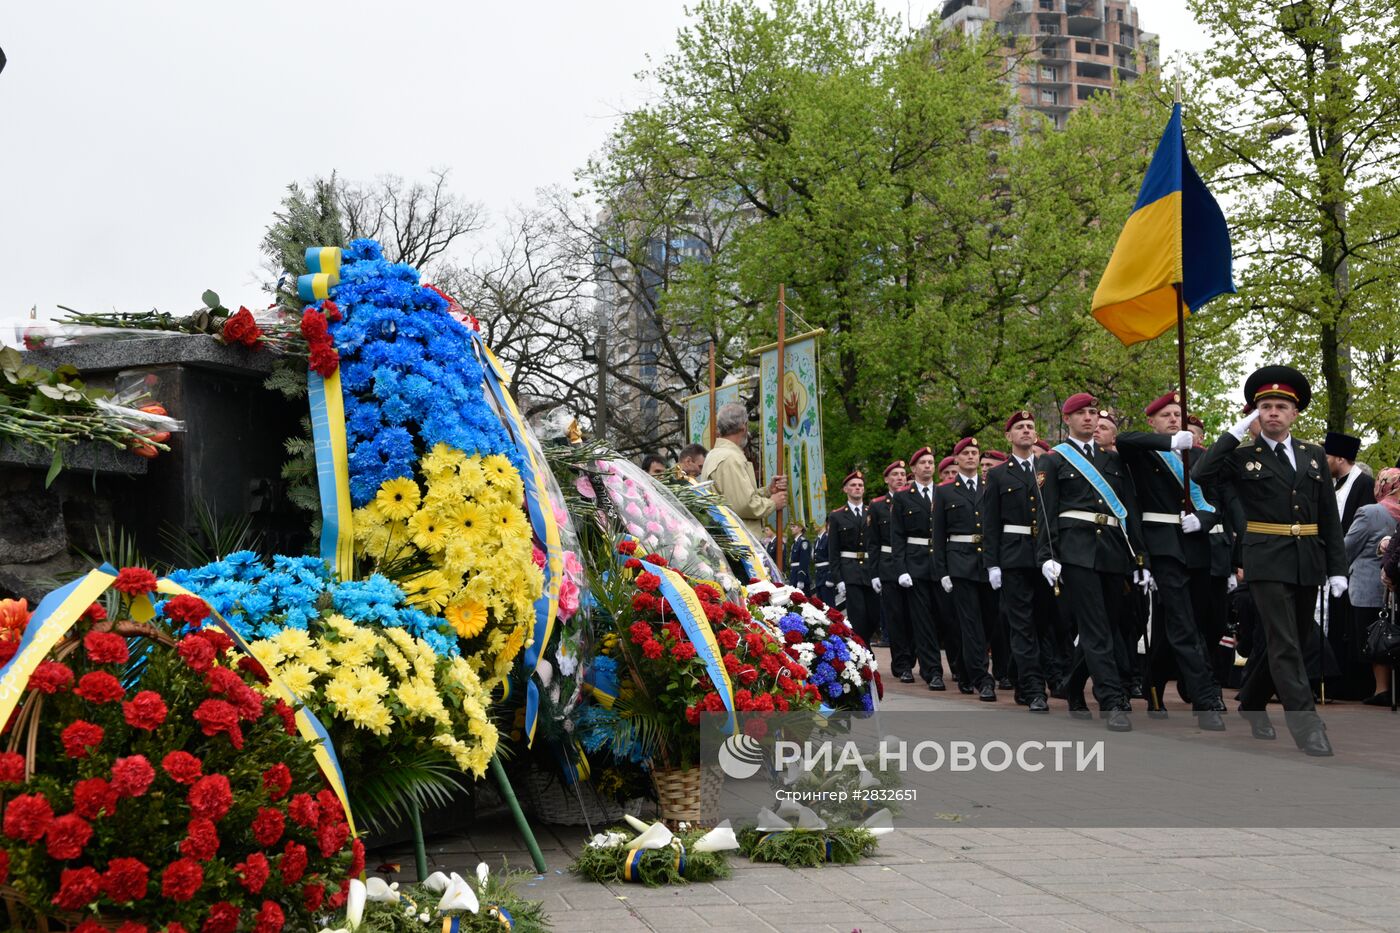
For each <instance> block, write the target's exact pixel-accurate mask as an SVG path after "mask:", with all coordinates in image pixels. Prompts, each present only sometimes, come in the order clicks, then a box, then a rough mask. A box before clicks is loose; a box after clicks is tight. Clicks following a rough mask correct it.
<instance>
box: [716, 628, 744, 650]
mask: <svg viewBox="0 0 1400 933" xmlns="http://www.w3.org/2000/svg"><path fill="white" fill-rule="evenodd" d="M715 640H716V641H718V642H719V646H720V647H721V648H723V649H724V650H725V651H733V650H734V649H735V648H737V647H739V633H738V632H735V631H733V630H732V629H727V628H726V629H720V630H719V631H718V632H715Z"/></svg>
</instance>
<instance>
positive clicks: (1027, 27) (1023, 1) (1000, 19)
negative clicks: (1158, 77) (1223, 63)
mask: <svg viewBox="0 0 1400 933" xmlns="http://www.w3.org/2000/svg"><path fill="white" fill-rule="evenodd" d="M941 17H942V20H943V25H944V26H945V27H946V28H950V29H960V30H962V31H964V32H968V33H978V32H981V31H982V30H985V29H994V30H996V31H997V32H998V33H1000V34H1002V35H1003V36H1005V37H1006V44H1007V50H1008V52H1014V51H1016V50H1017V49H1018V48H1024V49H1026V50H1027V51H1028V54H1026V55H1024V57H1022V58H1021V60H1020V62H1019V64H1018V67H1017V68H1016V69H1014V71H1013V77H1012V80H1013V81H1014V83H1015V85H1016V90H1017V95H1018V97H1019V98H1020V101H1021V104H1022V106H1024V107H1026V108H1027V109H1029V110H1034V111H1036V112H1038V113H1043V114H1044V115H1045V116H1046V117H1047V118H1048V119H1049V120H1050V122H1051V123H1052V124H1053V125H1054V126H1055V127H1056V128H1058V129H1063V128H1064V125H1065V120H1066V119H1067V118H1068V117H1069V114H1070V112H1071V111H1072V110H1074V108H1076V107H1078V106H1080V105H1081V104H1083V103H1084V102H1085V101H1086V100H1088V99H1089V98H1090V97H1091V96H1093V95H1094V94H1096V93H1099V92H1102V91H1107V90H1109V89H1111V88H1112V87H1113V85H1114V84H1115V82H1122V81H1129V80H1132V79H1133V78H1136V77H1138V76H1139V75H1140V74H1142V73H1143V72H1144V71H1146V70H1147V69H1149V68H1155V67H1157V36H1156V35H1155V34H1153V33H1150V32H1144V31H1143V29H1142V27H1141V25H1140V24H1139V22H1138V11H1137V7H1136V6H1135V5H1134V4H1133V3H1132V2H1131V0H946V2H945V3H944V4H943V9H942V13H941Z"/></svg>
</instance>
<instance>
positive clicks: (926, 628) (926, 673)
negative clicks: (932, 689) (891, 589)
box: [907, 579, 943, 683]
mask: <svg viewBox="0 0 1400 933" xmlns="http://www.w3.org/2000/svg"><path fill="white" fill-rule="evenodd" d="M937 586H938V584H937V583H935V582H934V581H933V580H919V579H915V580H914V585H913V586H911V587H910V588H909V589H908V591H907V594H908V597H909V600H908V603H907V606H908V610H909V623H910V628H911V629H913V632H914V654H915V656H916V657H918V659H919V676H920V677H922V678H923V679H924V683H928V682H929V681H931V680H933V677H934V675H935V674H937V675H938V676H939V677H942V676H943V659H942V658H941V657H939V655H938V617H937V615H936V614H935V609H934V602H933V590H934V588H935V587H937Z"/></svg>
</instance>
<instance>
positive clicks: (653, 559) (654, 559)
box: [647, 554, 666, 567]
mask: <svg viewBox="0 0 1400 933" xmlns="http://www.w3.org/2000/svg"><path fill="white" fill-rule="evenodd" d="M647 562H648V563H651V564H655V565H656V566H658V567H665V566H666V558H664V557H662V556H661V555H660V554H648V555H647Z"/></svg>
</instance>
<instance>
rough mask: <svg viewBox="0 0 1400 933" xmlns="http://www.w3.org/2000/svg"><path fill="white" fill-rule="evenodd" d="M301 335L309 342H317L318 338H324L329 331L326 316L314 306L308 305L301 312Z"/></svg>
mask: <svg viewBox="0 0 1400 933" xmlns="http://www.w3.org/2000/svg"><path fill="white" fill-rule="evenodd" d="M300 329H301V335H302V336H303V337H305V338H306V340H307V342H308V343H315V342H316V341H317V340H318V339H320V338H324V337H326V336H327V334H328V333H329V327H328V326H327V324H326V316H325V315H324V314H319V313H317V311H316V309H315V308H313V307H309V306H308V307H307V308H306V309H305V310H303V311H302V312H301V328H300Z"/></svg>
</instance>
